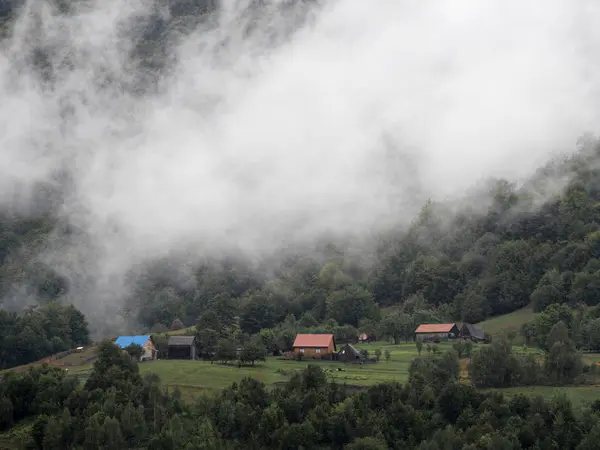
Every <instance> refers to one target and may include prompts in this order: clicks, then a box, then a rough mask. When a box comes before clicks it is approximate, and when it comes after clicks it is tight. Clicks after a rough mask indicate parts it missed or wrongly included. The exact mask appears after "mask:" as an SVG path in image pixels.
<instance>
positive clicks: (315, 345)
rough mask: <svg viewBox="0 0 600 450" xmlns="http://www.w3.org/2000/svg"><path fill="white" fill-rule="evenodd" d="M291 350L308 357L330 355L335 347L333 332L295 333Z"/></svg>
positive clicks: (334, 350)
mask: <svg viewBox="0 0 600 450" xmlns="http://www.w3.org/2000/svg"><path fill="white" fill-rule="evenodd" d="M293 351H294V353H296V354H298V353H301V354H302V355H304V356H305V357H308V358H322V357H324V356H330V355H332V354H333V353H335V352H336V351H337V348H336V346H335V338H334V337H333V334H297V335H296V339H295V340H294V345H293Z"/></svg>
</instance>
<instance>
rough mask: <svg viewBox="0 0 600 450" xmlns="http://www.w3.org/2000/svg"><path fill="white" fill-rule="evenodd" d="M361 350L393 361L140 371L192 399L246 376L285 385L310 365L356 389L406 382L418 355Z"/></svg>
mask: <svg viewBox="0 0 600 450" xmlns="http://www.w3.org/2000/svg"><path fill="white" fill-rule="evenodd" d="M357 347H358V348H365V349H367V350H369V352H370V353H371V356H374V351H375V350H376V349H378V348H379V349H381V350H382V352H384V351H385V349H388V350H389V351H390V353H391V359H390V361H389V362H386V361H385V360H384V358H383V356H382V358H381V361H380V362H378V363H375V364H364V365H362V366H361V365H358V364H344V363H341V362H335V361H311V360H307V361H292V360H284V359H280V358H276V357H268V358H267V360H266V361H265V362H261V363H259V364H256V366H255V367H241V368H238V366H237V365H236V364H233V363H232V364H229V365H222V364H211V363H210V362H207V361H174V360H160V361H148V362H145V363H143V364H140V372H142V373H145V372H154V373H156V374H157V375H159V376H160V378H161V380H162V382H163V384H164V385H165V386H167V387H169V388H173V387H175V386H178V387H179V389H180V390H181V392H182V394H183V395H184V396H185V397H186V398H190V397H194V396H195V395H198V394H200V393H204V392H215V391H218V390H221V389H224V388H226V387H228V386H230V385H231V384H232V383H234V382H239V381H241V380H242V379H243V378H245V377H252V378H255V379H257V380H260V381H262V382H264V383H265V384H267V385H273V384H275V383H278V382H284V381H287V380H288V379H289V378H290V377H291V375H292V374H293V373H294V372H296V371H299V370H302V369H304V368H306V367H307V366H308V365H309V364H314V365H318V366H321V367H322V368H323V369H325V370H326V371H327V373H328V375H329V377H330V378H331V379H332V380H334V381H336V382H338V383H346V384H348V385H353V386H368V385H372V384H376V383H381V382H386V381H398V382H405V381H406V380H407V379H408V368H409V366H410V363H411V361H412V359H413V358H414V357H415V356H416V355H417V351H416V347H415V345H414V344H401V345H391V344H387V343H371V344H362V345H357ZM338 369H342V370H338Z"/></svg>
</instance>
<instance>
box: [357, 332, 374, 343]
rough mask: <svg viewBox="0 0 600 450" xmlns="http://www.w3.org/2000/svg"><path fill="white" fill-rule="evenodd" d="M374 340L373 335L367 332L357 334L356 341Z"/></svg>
mask: <svg viewBox="0 0 600 450" xmlns="http://www.w3.org/2000/svg"><path fill="white" fill-rule="evenodd" d="M375 340H376V339H375V336H372V335H369V334H367V333H361V334H360V336H358V342H373V341H375Z"/></svg>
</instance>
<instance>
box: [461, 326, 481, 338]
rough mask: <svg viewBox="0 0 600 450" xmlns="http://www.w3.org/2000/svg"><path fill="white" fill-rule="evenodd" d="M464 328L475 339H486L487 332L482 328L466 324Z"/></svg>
mask: <svg viewBox="0 0 600 450" xmlns="http://www.w3.org/2000/svg"><path fill="white" fill-rule="evenodd" d="M463 326H464V327H466V328H467V330H469V334H470V335H471V336H473V337H474V338H477V339H485V332H484V331H483V330H482V329H481V328H479V327H477V326H475V325H471V324H470V323H465V324H463Z"/></svg>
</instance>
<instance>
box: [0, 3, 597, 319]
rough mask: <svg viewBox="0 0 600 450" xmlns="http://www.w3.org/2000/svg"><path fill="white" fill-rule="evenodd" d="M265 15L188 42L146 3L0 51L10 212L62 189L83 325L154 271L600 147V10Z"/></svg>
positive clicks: (386, 216)
mask: <svg viewBox="0 0 600 450" xmlns="http://www.w3.org/2000/svg"><path fill="white" fill-rule="evenodd" d="M256 3H261V4H262V6H260V7H254V8H253V7H251V6H249V2H244V1H235V2H234V1H232V0H229V1H225V0H224V1H222V2H221V6H220V8H219V9H218V10H217V12H216V13H214V14H213V15H212V16H206V17H205V18H204V19H203V21H201V23H200V24H199V25H198V28H197V29H196V30H195V31H193V32H191V33H190V32H188V31H185V32H177V33H176V32H175V31H173V30H175V29H176V24H178V23H179V22H181V21H180V20H175V19H174V18H173V17H170V16H169V11H168V8H167V7H165V6H159V5H157V4H154V3H151V2H149V1H131V2H129V1H128V2H123V1H120V0H103V1H96V2H93V1H92V2H80V3H76V4H75V5H77V6H75V7H74V8H73V10H72V11H71V12H70V13H69V14H66V15H65V14H60V13H59V12H58V11H57V9H56V8H55V7H52V6H51V4H49V3H45V2H41V1H35V2H34V1H31V2H29V3H28V4H27V5H26V6H24V7H23V9H22V10H21V12H20V14H19V16H18V18H17V20H16V22H15V25H14V27H13V29H12V32H11V33H12V34H11V36H10V37H9V38H8V39H7V40H5V41H4V43H3V45H2V51H1V52H0V98H1V99H2V101H1V102H0V148H1V149H2V152H1V158H2V164H0V202H1V203H2V204H3V205H5V206H6V205H14V203H15V202H16V201H20V202H25V203H26V202H27V201H28V196H27V195H25V194H24V193H27V192H28V189H30V188H31V187H32V186H34V184H35V183H36V182H39V181H48V180H51V179H52V177H54V176H55V174H56V173H57V171H66V172H67V173H69V174H70V180H71V184H70V185H69V186H70V189H69V192H68V196H67V198H66V203H65V204H64V206H63V207H62V210H61V214H62V216H63V217H64V218H65V220H68V221H69V222H70V223H71V224H73V226H74V227H76V228H77V229H79V230H81V233H80V234H77V238H72V237H70V238H67V239H65V238H62V239H60V240H58V241H57V242H56V243H55V245H53V246H51V247H50V248H49V249H48V252H47V254H46V255H45V256H44V257H45V258H47V260H48V261H50V262H52V264H53V266H54V267H56V268H59V269H60V270H61V271H62V272H63V273H65V274H66V276H68V277H69V279H71V280H72V283H73V287H74V290H73V292H72V295H73V296H74V298H75V299H76V302H78V303H79V304H80V305H79V306H82V307H83V308H84V309H86V310H87V311H90V312H91V313H94V312H96V313H97V314H100V313H99V311H102V313H104V312H105V311H107V310H110V311H115V310H117V309H118V307H119V306H120V303H119V302H120V299H121V298H122V296H123V293H124V291H123V289H124V278H123V277H124V273H126V272H127V271H128V270H129V269H131V268H132V267H135V266H136V265H138V264H140V263H142V262H144V261H147V260H149V259H152V258H156V257H162V256H165V255H168V254H169V253H170V252H173V251H188V252H190V253H192V254H193V253H199V254H202V255H204V256H206V255H210V254H223V252H228V251H229V252H234V251H243V252H246V253H248V254H251V255H260V254H264V253H267V254H268V253H272V252H277V251H278V250H279V249H286V248H289V247H290V246H294V245H301V244H305V243H307V242H311V241H312V240H314V239H315V237H316V236H318V235H320V234H322V233H335V234H338V235H340V236H346V235H351V234H355V235H359V236H360V235H365V234H368V233H373V232H375V231H377V230H378V229H379V228H380V227H384V226H387V225H389V224H390V223H391V221H399V222H401V223H402V222H404V223H408V222H409V221H410V220H412V219H413V218H414V215H415V213H416V212H418V210H419V208H420V207H421V206H422V203H423V200H424V199H426V198H429V197H432V198H445V197H454V196H457V195H459V194H460V193H461V192H464V191H465V190H466V189H468V188H469V187H470V186H472V185H473V184H474V183H477V182H478V181H479V180H481V179H484V178H487V177H492V176H493V177H507V178H509V179H514V180H519V179H521V178H523V177H526V176H527V175H528V174H529V173H531V172H532V171H533V170H534V169H535V168H536V167H538V166H539V165H540V164H543V163H544V162H546V161H547V160H548V159H549V158H550V157H552V156H554V155H560V154H564V153H568V152H571V151H572V150H573V149H574V147H575V141H576V139H577V137H578V136H579V135H581V134H582V132H584V131H587V130H592V131H595V128H596V127H597V123H598V119H599V115H600V106H599V103H598V101H597V97H598V96H597V94H598V92H600V91H599V88H600V81H598V78H597V77H595V76H594V74H595V72H596V71H595V55H596V54H597V50H598V47H599V46H600V31H599V30H598V28H597V26H596V24H597V23H598V19H600V5H598V4H597V2H592V1H581V2H569V1H566V0H565V1H558V0H554V1H544V2H541V1H538V2H531V3H528V4H523V3H522V2H504V1H499V0H497V1H496V0H494V1H488V2H478V1H475V0H440V1H437V2H408V1H400V0H380V1H377V2H365V1H362V0H343V1H342V0H338V1H332V2H323V3H322V4H320V3H318V2H300V1H297V2H295V4H291V2H287V3H286V5H287V6H285V7H284V5H283V3H284V2H281V1H278V2H276V1H272V2H268V1H266V0H265V1H263V2H256ZM257 8H258V9H257ZM156 23H160V24H165V23H166V24H169V27H170V28H169V29H171V33H170V34H168V35H167V34H165V35H164V36H163V37H162V38H161V39H160V41H161V42H162V46H161V47H160V48H161V49H163V50H164V52H163V54H162V57H166V58H167V59H168V61H170V62H169V63H168V64H167V67H166V68H165V69H164V70H162V71H161V72H160V73H161V75H160V77H157V78H158V79H157V80H156V82H155V83H150V85H148V83H149V81H148V80H152V78H153V77H154V76H155V75H156V73H157V72H156V70H154V69H152V67H153V66H152V64H151V63H150V64H149V65H146V66H140V65H139V64H138V63H137V62H136V60H135V58H133V59H132V58H131V55H132V54H134V55H139V54H144V55H145V58H146V59H150V58H151V57H150V56H148V53H147V52H146V53H143V52H142V53H140V52H141V50H140V49H141V48H142V47H143V44H142V43H141V42H140V39H141V38H144V39H146V38H147V36H146V37H144V33H145V32H147V30H148V29H151V27H150V25H149V24H156ZM167 28H168V27H167ZM144 30H146V31H144ZM165 36H169V39H168V40H166V41H165V39H167V38H166V37H165ZM157 47H158V46H157V45H156V44H154V50H156V48H157ZM40 49H42V50H43V52H41V51H39V50H40ZM146 50H147V49H146ZM154 57H156V56H154ZM148 86H150V87H152V89H149V88H148Z"/></svg>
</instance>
